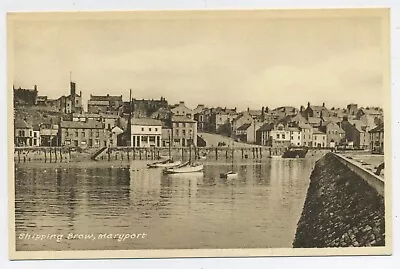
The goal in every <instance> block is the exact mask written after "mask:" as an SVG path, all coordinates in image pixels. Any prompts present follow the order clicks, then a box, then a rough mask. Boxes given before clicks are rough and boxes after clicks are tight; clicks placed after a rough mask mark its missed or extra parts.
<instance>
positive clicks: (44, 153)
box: [14, 145, 284, 163]
mask: <svg viewBox="0 0 400 269" xmlns="http://www.w3.org/2000/svg"><path fill="white" fill-rule="evenodd" d="M98 150H100V148H86V149H71V148H64V147H34V148H33V147H30V148H28V147H26V148H22V147H21V148H15V149H14V161H15V162H16V163H24V162H73V161H84V160H90V159H91V156H93V154H94V153H95V152H96V151H98ZM283 152H284V148H268V147H261V146H260V147H255V146H254V145H251V146H249V147H241V148H235V149H232V148H229V147H202V148H196V149H194V148H192V149H189V148H187V147H185V148H171V149H169V148H132V147H113V148H109V149H108V150H107V152H106V153H105V154H102V155H101V158H99V161H107V160H108V161H111V160H113V161H114V160H156V159H159V158H160V157H162V156H164V157H168V156H169V154H170V153H171V157H173V158H174V159H182V160H189V158H192V159H195V158H197V159H199V157H201V156H206V157H207V160H232V158H234V159H235V160H239V159H262V158H268V157H270V156H271V155H282V154H283Z"/></svg>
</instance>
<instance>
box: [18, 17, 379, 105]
mask: <svg viewBox="0 0 400 269" xmlns="http://www.w3.org/2000/svg"><path fill="white" fill-rule="evenodd" d="M203 13H204V12H203ZM94 14H96V13H94ZM137 14H138V13H128V14H126V13H123V14H121V16H118V15H117V16H108V19H102V17H101V16H100V15H94V16H77V17H74V16H73V15H64V16H58V17H55V16H47V17H45V16H42V17H40V16H36V17H35V16H33V17H29V19H16V20H14V23H13V24H12V25H11V26H10V27H11V28H10V29H11V31H12V33H13V39H12V43H11V44H12V46H13V58H12V60H13V83H14V85H15V86H16V87H23V88H33V85H35V84H36V85H37V86H38V90H39V94H40V95H47V96H48V97H49V98H57V97H59V96H61V95H67V94H68V92H69V81H70V73H71V77H72V80H73V81H75V82H76V83H77V88H78V91H79V90H81V91H82V93H83V98H84V101H85V100H88V98H89V94H95V95H105V94H107V93H109V94H112V95H120V94H122V95H123V96H124V99H126V100H128V99H129V89H132V93H133V97H134V98H137V99H142V98H144V99H152V98H153V99H157V98H160V97H161V96H163V97H165V98H167V100H168V102H169V103H171V104H173V103H177V102H179V101H181V100H182V101H185V103H186V104H187V105H188V106H189V107H192V108H194V107H195V106H197V104H205V105H207V106H222V107H225V106H226V107H237V108H239V109H246V108H247V107H250V108H252V109H260V108H261V107H262V106H268V107H270V108H273V107H277V106H282V105H294V106H296V107H299V106H300V105H306V104H307V102H311V103H312V104H315V105H320V104H322V103H323V102H325V103H326V104H327V106H328V107H338V106H339V107H344V106H346V105H347V104H349V103H352V102H355V103H358V104H359V105H363V106H375V105H377V106H382V104H383V98H382V94H383V78H384V77H383V70H384V59H383V57H382V55H383V45H382V41H381V40H382V38H381V36H382V32H381V29H382V25H381V19H380V18H379V17H373V16H358V17H354V16H333V17H332V16H305V17H288V16H285V14H284V13H283V14H282V16H280V15H279V16H276V14H275V15H274V16H270V15H269V14H271V13H268V12H265V13H263V12H260V11H259V12H256V13H252V12H243V13H240V12H232V13H229V12H225V13H223V16H222V15H221V13H218V12H214V13H213V12H208V13H207V15H201V13H185V12H183V13H182V12H181V13H179V15H177V14H176V13H173V12H172V13H168V12H158V13H157V12H147V13H142V14H139V15H137ZM199 14H200V15H199ZM17 18H18V17H17ZM21 18H23V17H21ZM111 18H112V19H111Z"/></svg>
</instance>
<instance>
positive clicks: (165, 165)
mask: <svg viewBox="0 0 400 269" xmlns="http://www.w3.org/2000/svg"><path fill="white" fill-rule="evenodd" d="M181 164H182V162H181V161H176V162H171V163H155V164H151V165H148V166H149V167H150V168H173V167H177V166H179V165H181Z"/></svg>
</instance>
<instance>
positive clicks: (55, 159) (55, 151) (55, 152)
mask: <svg viewBox="0 0 400 269" xmlns="http://www.w3.org/2000/svg"><path fill="white" fill-rule="evenodd" d="M50 150H51V148H50ZM54 162H57V149H56V148H54Z"/></svg>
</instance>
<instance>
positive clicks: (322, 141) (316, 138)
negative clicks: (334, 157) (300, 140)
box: [312, 128, 328, 148]
mask: <svg viewBox="0 0 400 269" xmlns="http://www.w3.org/2000/svg"><path fill="white" fill-rule="evenodd" d="M312 137H313V140H312V146H313V147H314V148H325V147H328V142H327V136H326V133H324V132H323V131H321V130H320V129H319V128H314V129H313V134H312Z"/></svg>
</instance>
